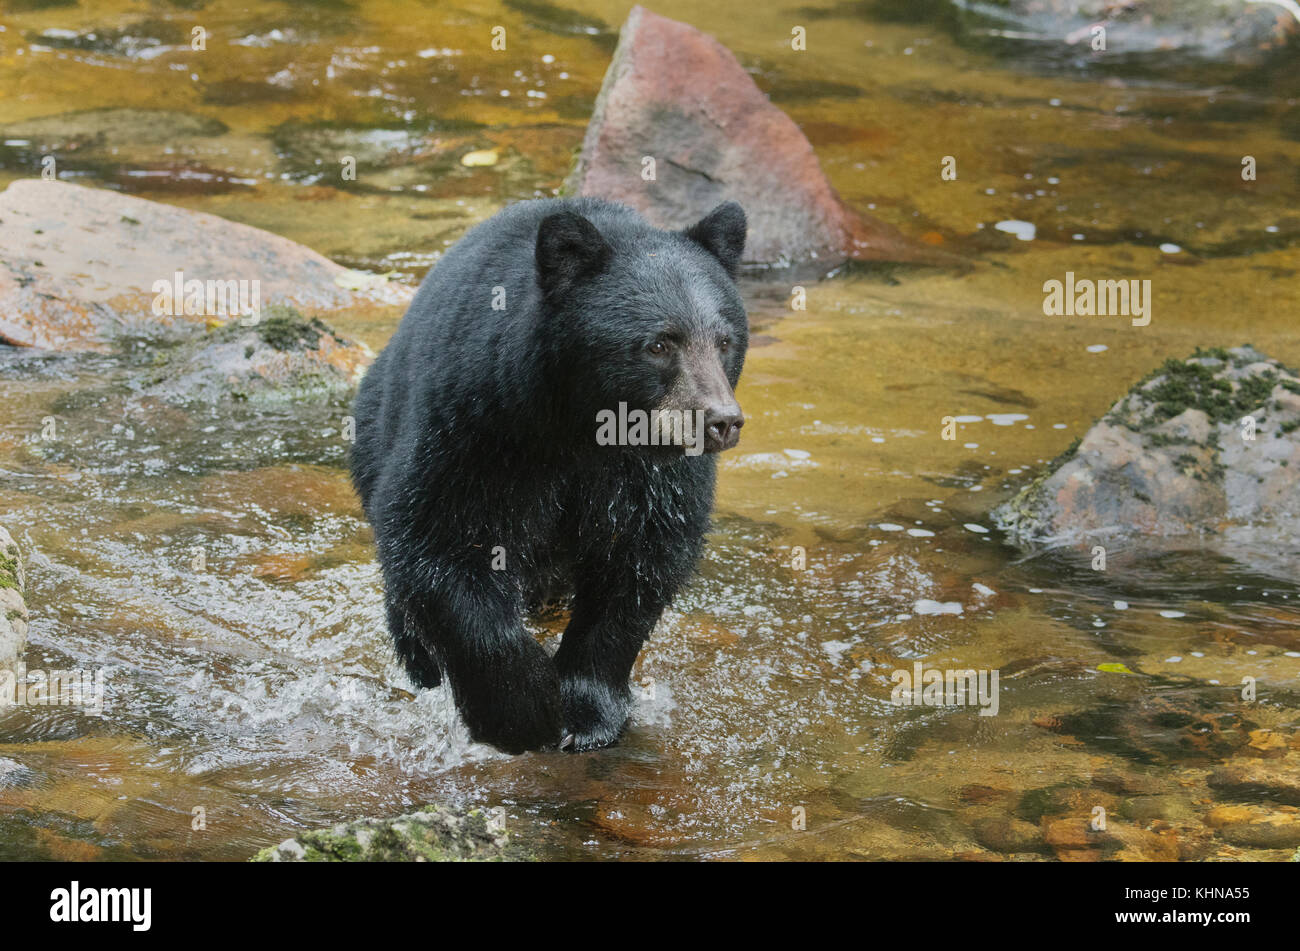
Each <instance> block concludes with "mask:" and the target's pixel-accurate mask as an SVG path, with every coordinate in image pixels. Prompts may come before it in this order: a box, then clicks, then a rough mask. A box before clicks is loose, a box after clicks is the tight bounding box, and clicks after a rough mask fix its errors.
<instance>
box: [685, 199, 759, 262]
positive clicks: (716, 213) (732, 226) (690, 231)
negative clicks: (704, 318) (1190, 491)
mask: <svg viewBox="0 0 1300 951" xmlns="http://www.w3.org/2000/svg"><path fill="white" fill-rule="evenodd" d="M747 227H748V224H747V222H746V221H745V209H743V208H741V207H740V205H738V204H736V203H735V202H734V201H726V202H723V203H722V204H721V205H719V206H718V207H717V208H714V209H713V210H712V211H711V212H709V213H708V214H707V215H705V216H704V217H703V218H701V219H700V220H699V221H698V222H697V223H696V224H693V225H691V226H690V227H689V228H687V229H686V237H688V238H690V239H691V240H692V241H694V242H695V243H696V244H698V245H700V246H701V247H703V248H704V250H705V251H708V252H709V253H710V254H712V255H713V256H714V257H715V258H717V259H718V260H719V261H721V262H722V266H723V267H724V268H726V270H727V273H728V274H730V275H731V276H732V277H735V276H736V271H737V270H738V269H739V268H740V256H741V254H743V253H744V251H745V230H746V228H747Z"/></svg>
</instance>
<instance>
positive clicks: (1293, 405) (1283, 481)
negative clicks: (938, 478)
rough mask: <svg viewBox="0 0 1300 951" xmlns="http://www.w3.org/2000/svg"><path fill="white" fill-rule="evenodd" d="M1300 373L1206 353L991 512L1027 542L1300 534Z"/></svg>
mask: <svg viewBox="0 0 1300 951" xmlns="http://www.w3.org/2000/svg"><path fill="white" fill-rule="evenodd" d="M1298 483H1300V376H1298V375H1297V374H1296V373H1295V372H1294V371H1292V370H1290V369H1288V368H1287V367H1285V366H1283V365H1282V364H1280V363H1278V362H1277V361H1276V360H1270V359H1269V358H1267V357H1265V356H1264V355H1263V354H1261V353H1259V352H1258V351H1256V350H1254V349H1253V348H1251V347H1237V348H1234V349H1232V350H1222V349H1219V350H1212V351H1199V350H1198V351H1197V352H1196V354H1194V355H1193V356H1192V357H1190V358H1188V359H1186V360H1169V361H1168V362H1166V363H1165V365H1164V366H1163V367H1161V368H1160V369H1159V370H1157V371H1155V372H1154V373H1152V374H1151V375H1149V376H1148V377H1147V378H1146V379H1144V380H1142V381H1140V382H1139V383H1138V384H1137V385H1136V386H1134V387H1133V389H1131V390H1130V391H1129V392H1128V393H1127V394H1126V395H1125V396H1124V397H1122V398H1121V399H1120V400H1119V401H1118V402H1117V403H1115V405H1114V406H1112V407H1111V409H1110V412H1109V413H1107V414H1106V416H1105V417H1104V418H1103V419H1102V420H1100V421H1099V422H1098V423H1096V424H1095V425H1094V426H1093V427H1092V428H1091V429H1090V430H1088V432H1087V434H1086V435H1084V437H1083V438H1082V439H1081V440H1080V441H1079V443H1078V445H1077V447H1074V448H1072V449H1071V450H1068V451H1067V452H1066V453H1065V454H1064V455H1062V456H1061V457H1059V458H1058V459H1057V460H1055V461H1054V462H1053V463H1052V464H1051V465H1050V466H1049V470H1048V471H1047V472H1046V473H1044V474H1043V475H1042V476H1040V477H1039V478H1038V479H1036V480H1035V481H1033V482H1032V483H1030V484H1029V485H1028V486H1026V487H1025V488H1023V489H1022V490H1021V491H1020V493H1019V494H1017V495H1016V496H1015V497H1014V498H1013V499H1011V500H1010V501H1009V502H1007V503H1006V504H1004V505H1002V506H1000V507H998V508H997V509H996V510H995V511H994V512H993V518H994V520H995V521H996V522H997V524H998V526H999V527H1000V528H1002V529H1003V530H1004V531H1006V532H1008V533H1009V534H1010V535H1011V536H1013V538H1015V539H1017V540H1020V541H1028V542H1035V541H1052V542H1070V541H1079V540H1082V539H1083V538H1084V537H1085V536H1094V537H1095V536H1100V535H1106V534H1112V533H1114V534H1123V533H1137V534H1140V535H1151V536H1193V535H1194V536H1200V537H1205V536H1210V537H1214V536H1218V537H1221V538H1222V539H1224V540H1225V541H1228V542H1230V543H1234V544H1241V545H1246V546H1249V545H1252V544H1255V545H1259V544H1272V543H1276V542H1282V543H1287V542H1294V541H1296V540H1300V484H1298Z"/></svg>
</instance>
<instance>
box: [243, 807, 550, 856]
mask: <svg viewBox="0 0 1300 951" xmlns="http://www.w3.org/2000/svg"><path fill="white" fill-rule="evenodd" d="M529 858H530V856H529V855H528V854H527V853H526V852H525V851H524V850H523V849H522V848H520V847H519V846H516V845H512V844H511V843H510V837H509V835H508V834H507V833H506V832H505V831H504V830H500V831H497V830H494V829H493V828H492V826H491V825H490V822H489V817H488V815H487V813H485V812H484V811H483V810H481V809H471V810H469V811H467V812H457V811H455V810H452V809H448V808H447V807H445V806H425V807H424V808H423V809H421V810H419V811H418V812H412V813H408V814H406V815H402V816H397V817H396V818H394V819H358V820H357V821H355V822H347V823H339V824H338V825H335V826H334V827H333V828H330V829H318V830H314V831H312V832H306V833H304V834H302V835H300V836H298V837H297V838H296V839H286V840H285V841H284V842H281V843H280V844H279V845H276V846H272V847H270V848H266V849H263V850H262V851H260V852H258V853H257V854H256V855H255V856H253V858H252V859H250V861H253V862H507V861H516V862H517V861H526V860H528V859H529Z"/></svg>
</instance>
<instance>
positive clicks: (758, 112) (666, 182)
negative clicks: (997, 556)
mask: <svg viewBox="0 0 1300 951" xmlns="http://www.w3.org/2000/svg"><path fill="white" fill-rule="evenodd" d="M645 156H649V157H652V158H653V159H654V160H655V180H654V181H645V180H644V179H643V178H642V167H643V166H642V161H643V158H644V157H645ZM565 192H566V193H568V194H582V195H595V196H598V197H601V198H607V199H610V200H612V201H619V202H622V203H623V204H626V205H631V206H632V207H633V208H636V209H637V210H638V211H640V212H641V213H642V214H644V215H645V216H646V218H648V219H649V220H650V222H651V223H652V224H654V225H656V226H658V227H661V228H681V227H685V226H686V225H688V224H691V223H693V222H695V221H697V220H698V219H700V218H701V217H703V216H704V215H705V214H706V213H707V212H708V211H709V210H710V209H712V208H713V207H714V206H715V205H717V204H718V203H719V202H721V201H725V200H727V199H734V200H736V201H738V202H740V204H741V205H742V206H743V207H744V209H745V213H746V214H747V215H748V216H749V238H748V242H747V244H746V247H745V261H746V263H749V264H785V263H791V264H794V263H801V262H807V261H818V262H825V263H827V264H831V265H834V264H838V263H841V262H843V261H844V260H846V259H849V258H857V259H863V260H887V261H916V262H928V263H937V262H940V261H944V260H947V261H951V260H952V258H950V257H949V256H948V255H943V254H940V253H938V252H936V251H935V250H933V249H931V248H928V247H926V246H924V245H920V244H914V243H912V242H911V241H909V240H908V239H906V238H904V237H903V236H902V235H901V234H899V233H898V232H897V231H895V230H894V229H893V228H891V227H889V226H888V225H885V224H883V223H882V222H879V221H874V220H872V219H870V218H864V217H862V216H860V215H858V214H856V213H854V212H853V211H852V210H851V209H849V208H848V207H846V206H845V204H844V202H843V201H841V200H840V197H839V195H837V194H836V193H835V190H834V189H833V188H832V187H831V185H830V182H828V181H827V180H826V176H825V175H824V174H823V173H822V170H821V166H820V165H819V164H818V162H817V156H816V155H815V154H814V153H813V149H812V146H811V145H810V144H809V142H808V139H807V138H806V137H805V136H804V134H803V133H802V132H801V131H800V130H799V127H798V126H797V125H795V124H794V122H793V121H792V120H791V119H790V117H789V116H787V115H786V114H785V113H784V112H782V111H781V110H780V109H778V108H777V107H776V106H774V105H772V103H771V102H769V101H768V99H767V97H766V96H765V95H764V94H763V92H762V91H761V90H760V89H759V88H758V87H757V86H756V85H754V81H753V80H752V79H751V78H750V76H749V74H748V73H746V72H745V70H744V69H743V68H742V67H741V65H740V64H739V63H738V62H736V58H735V57H734V56H732V55H731V53H730V52H729V51H728V50H727V48H726V47H724V46H723V45H722V44H721V43H719V42H718V41H717V40H715V39H714V38H713V37H711V36H707V35H705V34H704V33H701V32H700V31H699V30H696V29H695V28H694V27H690V26H687V25H686V24H685V23H678V22H677V21H676V20H669V19H666V18H665V17H661V16H658V15H656V14H654V13H651V12H650V11H649V10H646V9H645V8H643V7H639V6H638V7H633V8H632V12H631V14H629V16H628V18H627V22H626V23H624V24H623V29H622V31H621V32H620V34H619V41H618V48H617V49H616V50H615V51H614V59H613V62H611V63H610V66H609V71H608V72H607V73H606V74H605V83H604V86H603V87H602V88H601V91H600V96H599V98H598V99H597V100H596V109H595V112H594V113H593V115H592V117H591V124H590V125H589V126H588V127H587V135H586V139H585V140H584V142H583V145H582V153H581V155H580V157H579V159H578V163H577V165H576V167H575V168H574V170H573V172H572V173H571V174H570V176H569V178H568V180H567V181H566V183H565Z"/></svg>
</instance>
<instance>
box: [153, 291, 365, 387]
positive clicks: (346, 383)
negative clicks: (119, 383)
mask: <svg viewBox="0 0 1300 951" xmlns="http://www.w3.org/2000/svg"><path fill="white" fill-rule="evenodd" d="M373 358H374V354H373V353H372V352H371V350H370V348H369V347H367V346H365V344H361V343H356V342H353V341H351V340H348V339H346V338H344V337H341V336H339V335H338V334H336V333H335V332H334V331H333V330H331V329H330V328H329V326H327V325H326V324H325V323H324V322H323V321H321V320H320V318H317V317H312V318H308V317H305V316H303V314H302V313H301V312H299V311H298V310H297V309H295V308H293V307H283V306H273V307H269V308H267V309H266V311H264V312H263V314H262V317H261V319H260V320H259V321H258V322H257V323H256V324H254V325H252V326H243V325H242V324H240V323H238V322H233V323H229V324H226V325H224V326H222V327H219V328H217V329H216V330H214V331H212V332H211V333H209V334H206V335H204V336H203V337H202V338H198V339H196V340H193V341H187V342H186V343H184V344H182V345H180V346H179V347H178V348H176V349H175V350H172V351H160V353H159V361H158V366H157V369H155V370H154V371H153V372H152V373H151V374H150V375H149V376H148V377H147V378H146V379H145V381H144V386H143V388H142V390H141V392H142V393H143V394H144V395H146V396H152V397H159V398H161V399H163V400H165V401H167V402H168V403H172V404H187V403H193V402H201V403H213V402H217V401H221V400H251V401H255V402H268V401H286V400H295V399H303V398H305V397H310V396H318V395H330V394H333V395H342V394H346V393H347V392H349V391H350V390H351V388H352V387H353V386H355V385H356V383H358V382H359V381H360V378H361V375H362V373H363V372H364V370H365V368H366V367H367V366H368V365H369V364H370V361H371V360H372V359H373Z"/></svg>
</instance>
